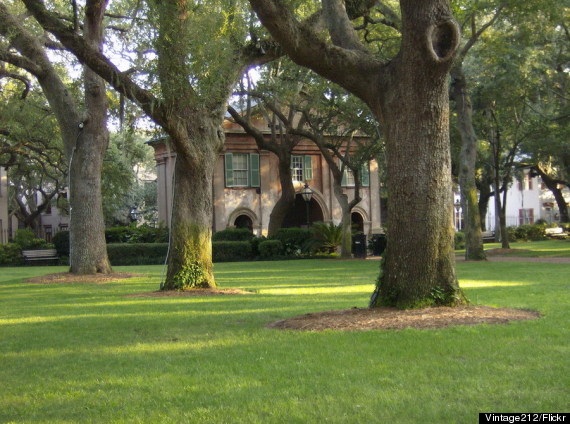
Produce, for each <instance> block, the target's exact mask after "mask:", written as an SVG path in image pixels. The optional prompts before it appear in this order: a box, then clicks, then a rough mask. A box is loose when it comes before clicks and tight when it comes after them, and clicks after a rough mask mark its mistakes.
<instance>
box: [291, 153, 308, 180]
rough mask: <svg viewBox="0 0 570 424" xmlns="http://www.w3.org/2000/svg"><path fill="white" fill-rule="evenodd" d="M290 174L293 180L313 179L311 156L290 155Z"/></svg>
mask: <svg viewBox="0 0 570 424" xmlns="http://www.w3.org/2000/svg"><path fill="white" fill-rule="evenodd" d="M291 176H292V179H293V181H301V182H304V181H309V180H312V179H313V158H312V156H309V155H293V156H291Z"/></svg>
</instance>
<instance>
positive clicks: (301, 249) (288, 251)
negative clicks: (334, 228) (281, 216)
mask: <svg viewBox="0 0 570 424" xmlns="http://www.w3.org/2000/svg"><path fill="white" fill-rule="evenodd" d="M311 237H312V236H311V232H310V231H309V230H306V229H303V228H280V229H279V230H278V231H277V233H276V234H275V235H274V236H273V237H272V239H274V240H279V241H280V242H281V243H282V244H283V254H285V255H286V256H296V255H300V254H302V253H306V252H307V251H308V243H309V240H310V239H311Z"/></svg>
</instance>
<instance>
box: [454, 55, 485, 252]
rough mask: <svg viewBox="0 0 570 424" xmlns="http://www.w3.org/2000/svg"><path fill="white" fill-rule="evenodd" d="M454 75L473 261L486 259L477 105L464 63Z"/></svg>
mask: <svg viewBox="0 0 570 424" xmlns="http://www.w3.org/2000/svg"><path fill="white" fill-rule="evenodd" d="M451 77H452V79H453V82H452V84H451V96H452V99H453V100H454V102H455V110H456V112H457V121H458V124H459V134H460V135H461V143H462V144H461V152H460V155H459V187H460V190H461V208H462V210H463V217H464V222H465V259H466V260H471V261H479V260H485V259H486V256H485V250H484V249H483V236H482V233H481V217H480V214H479V207H478V202H477V186H476V183H475V165H476V162H477V135H476V134H475V129H474V128H473V108H472V106H471V99H470V98H469V95H468V93H467V82H466V79H465V74H464V73H463V66H462V64H461V63H458V64H456V65H455V66H454V67H453V68H452V70H451Z"/></svg>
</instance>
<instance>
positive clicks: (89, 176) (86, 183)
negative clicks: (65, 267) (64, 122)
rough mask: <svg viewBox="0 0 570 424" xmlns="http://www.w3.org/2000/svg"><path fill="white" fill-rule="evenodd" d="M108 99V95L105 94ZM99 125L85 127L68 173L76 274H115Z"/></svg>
mask: <svg viewBox="0 0 570 424" xmlns="http://www.w3.org/2000/svg"><path fill="white" fill-rule="evenodd" d="M102 94H103V95H105V92H104V91H103V93H102ZM105 132H106V131H101V128H100V127H98V126H97V125H93V126H92V125H90V124H88V125H86V127H85V128H84V130H83V133H81V134H80V135H79V137H78V140H77V145H76V147H75V149H74V151H73V153H72V157H71V160H70V169H69V182H70V185H69V197H68V198H69V206H70V214H69V216H70V221H69V234H70V238H69V243H70V252H69V262H70V272H72V273H74V274H95V273H103V274H107V273H110V272H112V269H111V265H110V263H109V259H108V257H107V245H106V241H105V221H104V219H103V202H102V195H101V169H102V166H103V156H104V153H105V150H106V143H105V142H104V141H103V140H100V139H98V138H99V137H105V134H104V133H105Z"/></svg>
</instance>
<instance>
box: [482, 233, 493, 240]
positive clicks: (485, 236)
mask: <svg viewBox="0 0 570 424" xmlns="http://www.w3.org/2000/svg"><path fill="white" fill-rule="evenodd" d="M481 237H482V239H483V241H484V242H494V241H495V232H494V231H483V232H482V233H481Z"/></svg>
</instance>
